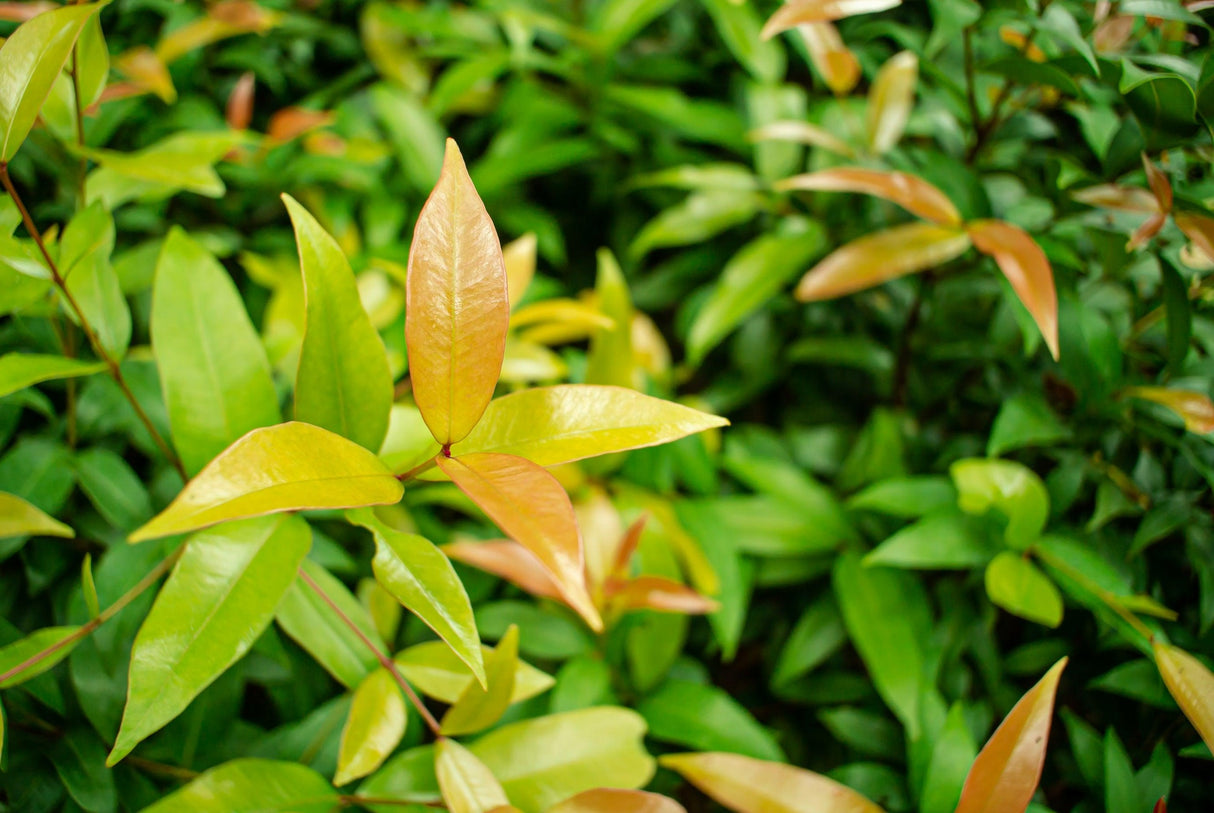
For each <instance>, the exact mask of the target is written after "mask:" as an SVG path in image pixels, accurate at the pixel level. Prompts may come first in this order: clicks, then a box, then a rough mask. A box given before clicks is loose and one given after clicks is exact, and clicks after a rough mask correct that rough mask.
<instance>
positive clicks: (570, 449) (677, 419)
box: [451, 384, 729, 466]
mask: <svg viewBox="0 0 1214 813" xmlns="http://www.w3.org/2000/svg"><path fill="white" fill-rule="evenodd" d="M728 423H729V422H728V421H727V420H725V419H724V418H719V417H717V416H715V415H709V414H707V413H704V412H700V411H699V410H695V409H691V408H690V407H685V406H682V405H680V404H676V403H673V402H671V401H664V400H662V399H660V398H653V397H651V396H648V395H643V394H641V393H639V392H636V391H635V390H631V389H626V388H624V387H611V386H593V385H586V384H583V385H571V384H563V385H558V386H555V387H535V388H531V389H527V390H522V391H521V392H516V393H511V394H510V395H506V396H503V397H501V398H498V399H495V400H494V401H493V402H492V403H490V404H489V408H488V409H486V410H485V415H484V417H483V418H482V419H481V421H480V423H478V424H477V426H476V428H475V429H473V430H472V432H471V433H470V434H469V435H468V437H467V438H465V439H464V440H463V441H462V442H461V443H459V444H457V445H455V446H453V447H452V450H451V451H452V454H454V455H456V456H467V455H469V454H473V453H482V452H491V453H494V454H509V455H517V456H519V457H525V458H527V459H528V460H530V461H532V462H533V463H536V464H538V465H540V466H556V465H559V464H561V463H569V462H571V461H574V460H581V459H583V458H586V457H594V456H596V455H601V454H610V453H612V452H622V451H625V450H628V449H639V448H642V447H644V446H657V445H659V444H662V443H669V442H670V441H673V440H678V439H679V438H681V437H685V436H687V435H690V434H694V433H696V432H702V431H704V430H706V429H712V428H715V427H719V426H725V425H727V424H728Z"/></svg>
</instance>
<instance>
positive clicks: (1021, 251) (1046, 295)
mask: <svg viewBox="0 0 1214 813" xmlns="http://www.w3.org/2000/svg"><path fill="white" fill-rule="evenodd" d="M966 231H967V232H968V233H969V236H970V238H971V239H972V240H973V241H974V248H976V249H978V250H979V251H981V252H982V253H983V254H989V255H990V256H991V257H992V258H993V259H994V260H995V263H996V264H997V265H998V266H999V270H1000V271H1002V272H1003V275H1004V276H1005V277H1007V281H1008V282H1010V283H1011V285H1012V290H1014V291H1015V292H1016V296H1017V297H1019V299H1020V301H1021V302H1022V303H1023V304H1024V307H1025V308H1027V309H1028V312H1029V314H1030V315H1032V317H1033V321H1034V322H1036V323H1037V328H1038V329H1039V330H1040V331H1041V335H1042V337H1043V338H1044V339H1045V344H1046V346H1047V347H1048V348H1049V349H1050V355H1052V356H1053V357H1054V359H1055V360H1057V359H1058V292H1057V291H1056V290H1055V289H1054V271H1053V269H1052V268H1051V267H1050V261H1049V259H1048V258H1047V257H1046V256H1045V252H1044V251H1042V250H1041V246H1039V245H1037V243H1036V242H1035V241H1034V240H1033V238H1032V237H1030V236H1029V235H1028V233H1027V232H1025V231H1024V230H1023V229H1020V228H1019V227H1017V226H1013V225H1012V224H1010V223H1004V222H1003V221H1001V220H976V221H974V222H972V223H969V224H967V225H966Z"/></svg>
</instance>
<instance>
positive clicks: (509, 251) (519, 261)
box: [502, 232, 538, 310]
mask: <svg viewBox="0 0 1214 813" xmlns="http://www.w3.org/2000/svg"><path fill="white" fill-rule="evenodd" d="M537 245H538V239H537V238H536V236H535V232H527V233H526V234H524V235H523V236H522V237H520V238H518V239H517V240H512V241H511V242H509V243H507V244H506V245H504V246H502V260H504V261H505V263H506V290H507V292H508V295H509V298H510V310H515V309H516V308H517V307H518V306H519V303H520V302H522V301H523V296H524V295H525V294H526V293H527V288H528V286H530V285H531V278H532V277H534V276H535V253H536V246H537Z"/></svg>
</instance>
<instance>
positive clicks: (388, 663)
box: [299, 569, 442, 737]
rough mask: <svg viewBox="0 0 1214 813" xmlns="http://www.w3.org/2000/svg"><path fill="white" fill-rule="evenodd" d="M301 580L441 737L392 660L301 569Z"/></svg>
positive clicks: (427, 710) (432, 719) (431, 718)
mask: <svg viewBox="0 0 1214 813" xmlns="http://www.w3.org/2000/svg"><path fill="white" fill-rule="evenodd" d="M299 578H301V579H303V582H304V584H306V585H308V587H310V588H312V592H314V593H316V595H318V596H320V598H321V600H323V601H324V602H325V604H328V605H329V609H331V610H332V611H333V612H334V613H336V614H337V617H338V618H340V619H341V622H342V623H343V624H345V625H346V626H347V627H349V628H350V630H351V631H352V632H353V633H354V634H355V635H356V636H358V640H360V641H362V642H363V644H365V645H366V647H367V649H369V650H371V651H372V652H374V653H375V657H376V659H377V660H378V661H379V663H380V665H381V666H383V667H384V668H385V669H387V670H388V672H389V674H391V675H392V677H393V679H394V680H395V681H396V683H397V685H398V686H400V688H401V691H403V692H404V693H405V696H406V697H408V698H409V702H410V703H412V704H413V706H414V708H416V709H417V713H418V714H420V715H421V717H422V720H424V721H425V723H426V726H427V727H428V728H429V729H430V730H431V731H432V732H434V736H436V737H441V736H442V731H441V728H440V726H439V724H438V720H435V719H434V715H433V714H431V713H430V709H428V708H426V706H425V704H424V703H422V701H421V698H420V697H418V696H417V693H416V692H414V691H413V687H412V686H410V685H409V683H408V681H406V680H405V676H404V675H402V674H401V673H400V670H399V669H397V668H396V664H395V663H393V662H392V659H391V658H389V657H388V656H387V655H385V654H384V653H383V652H382V651H380V648H379V647H377V646H376V645H375V644H374V642H372V640H371V639H370V638H368V637H367V636H366V633H364V632H363V631H362V630H361V629H359V627H358V625H357V624H355V623H354V620H353V619H352V618H350V616H348V615H346V614H345V613H344V612H343V611H342V609H341V608H340V607H338V606H337V602H335V601H333V599H332V598H330V597H329V594H328V593H326V592H325V591H324V590H322V589H321V587H320V585H319V584H317V583H316V581H315V580H314V579H313V578H312V577H311V576H309V575H308V574H307V572H305V571H304V570H303V569H300V571H299Z"/></svg>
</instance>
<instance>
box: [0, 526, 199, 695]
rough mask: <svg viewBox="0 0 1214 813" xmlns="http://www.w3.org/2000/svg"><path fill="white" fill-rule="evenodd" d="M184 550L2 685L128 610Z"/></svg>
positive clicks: (6, 675) (16, 669)
mask: <svg viewBox="0 0 1214 813" xmlns="http://www.w3.org/2000/svg"><path fill="white" fill-rule="evenodd" d="M184 550H185V548H184V547H179V548H177V550H175V551H173V553H171V554H169V555H168V556H167V557H165V558H164V559H163V560H162V561H161V562H160V564H158V565H156V567H154V568H152V570H151V571H150V572H149V573H148V574H147V575H146V576H144V577H143V578H142V579H140V580H139V582H138V584H136V585H135V586H134V587H132V588H131V589H130V590H127V591H126V592H125V593H123V594H122V595H121V596H120V597H119V598H118V600H117V601H115V602H114V603H113V604H111V605H110V606H109V607H106V608H105V609H104V610H102V611H101V615H99V616H97V617H96V618H94V619H93V620H91V621H89V622H88V623H87V624H85V625H84V626H82V627H81V628H80V629H78V630H76V631H75V632H73V633H72V634H71V635H69V636H67V637H66V638H64V639H63V640H62V641H58V642H56V643H54V644H52V645H50V646H48V647H47V648H46V649H44V650H42V651H41V652H38V653H35V654H33V655H31V656H30V657H28V658H26V659H25V660H24V661H22V662H21V663H19V664H17V665H16V666H14V667H13V668H12V669H9V670H8V671H7V672H5V673H4V674H0V685H3V684H4V683H5V682H6V681H8V680H9V679H10V678H12V677H13V676H15V675H19V674H21V673H22V672H24V671H25V670H26V669H29V668H30V667H32V666H36V665H37V664H39V663H41V662H42V661H44V660H46V659H47V658H49V657H51V656H52V655H54V654H55V653H56V652H58V651H59V650H61V649H63V648H65V647H68V646H71V645H73V644H75V643H76V642H77V641H80V640H82V639H84V638H87V637H88V636H89V635H92V634H93V632H94V631H96V629H97V628H98V627H100V626H101V625H102V624H104V623H105V622H106V621H109V620H110V619H111V618H113V617H114V616H116V615H118V613H120V612H122V611H123V610H124V609H126V607H127V605H128V604H130V603H131V602H132V601H134V600H135V599H137V598H139V596H141V595H142V594H143V593H144V592H145V591H147V589H148V588H149V587H151V586H152V585H153V584H155V583H156V582H158V581H159V580H160V577H161V576H163V575H164V574H165V573H167V572H168V571H169V570H170V569H171V568H172V567H173V565H175V564H177V560H178V559H180V558H181V554H182V552H183V551H184Z"/></svg>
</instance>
